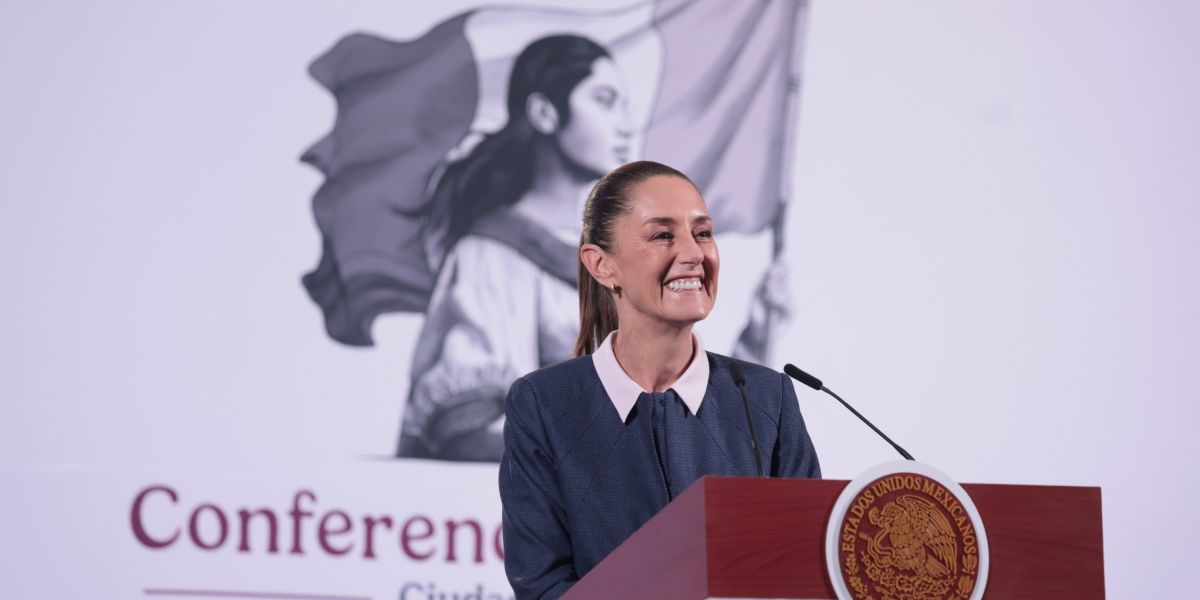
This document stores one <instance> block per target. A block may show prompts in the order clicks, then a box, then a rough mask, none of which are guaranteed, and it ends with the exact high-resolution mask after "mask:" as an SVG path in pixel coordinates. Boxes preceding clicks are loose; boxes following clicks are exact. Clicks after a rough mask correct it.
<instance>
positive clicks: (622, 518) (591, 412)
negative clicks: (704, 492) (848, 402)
mask: <svg viewBox="0 0 1200 600" xmlns="http://www.w3.org/2000/svg"><path fill="white" fill-rule="evenodd" d="M706 354H707V358H708V362H709V378H708V389H707V390H706V391H705V394H704V401H703V402H702V403H701V404H700V409H699V410H698V411H697V414H695V415H692V414H690V413H689V412H688V411H687V408H686V407H685V406H684V405H683V403H682V402H681V401H679V400H678V398H677V397H676V396H674V392H673V391H671V390H668V391H667V392H665V393H657V394H645V393H644V394H642V395H641V396H640V397H639V398H638V401H637V404H636V405H635V406H634V409H633V411H631V412H630V414H629V416H628V418H627V419H626V421H625V422H621V418H620V416H619V415H618V413H617V410H616V408H615V407H614V406H613V404H612V401H611V400H610V399H609V397H608V394H607V393H605V391H604V386H603V384H601V383H600V377H599V375H597V373H596V369H595V367H594V366H593V365H592V358H591V357H590V356H585V357H581V358H576V359H573V360H569V361H566V362H562V363H559V364H556V365H553V366H550V367H546V368H544V369H540V370H538V371H535V372H533V373H530V374H529V375H526V376H524V377H522V378H520V379H518V380H517V381H516V382H515V383H513V385H512V388H511V389H510V390H509V392H508V398H507V399H506V400H505V401H504V412H505V416H506V421H505V426H504V456H503V458H502V459H501V461H500V498H501V500H502V502H503V504H504V517H503V520H504V568H505V571H506V572H507V574H508V580H509V582H510V583H511V584H512V586H513V590H514V591H515V592H516V595H517V598H518V599H526V598H558V597H559V596H561V595H562V594H564V593H566V591H567V590H568V589H570V587H571V585H572V584H573V583H574V582H575V581H578V580H579V578H581V577H583V576H584V575H585V574H587V572H588V571H590V570H591V569H592V568H593V567H595V566H596V565H597V564H598V563H599V562H600V561H601V560H602V559H604V557H605V556H607V555H608V554H609V553H610V552H612V551H613V550H614V549H616V547H617V546H618V545H619V544H620V543H621V542H623V541H624V540H625V539H626V538H628V537H629V536H630V535H632V534H633V532H634V531H636V530H637V529H638V528H639V527H641V526H642V524H644V523H645V522H646V521H648V520H649V519H650V517H652V516H654V514H655V513H657V512H658V511H660V510H662V508H663V507H665V506H666V505H667V503H668V502H670V500H671V499H672V498H674V497H676V496H678V495H679V493H681V492H682V491H683V490H684V489H686V488H687V487H688V486H689V485H691V484H692V483H694V482H695V481H696V480H697V479H699V478H700V477H702V476H704V475H746V476H753V475H755V474H756V467H755V461H754V451H753V450H752V448H751V444H750V433H749V429H748V428H747V424H746V414H745V409H744V408H743V406H742V400H741V395H740V393H739V391H738V388H737V386H736V385H735V384H734V380H733V377H732V375H731V374H730V372H729V367H728V365H729V363H730V362H731V361H734V360H736V359H733V358H729V357H727V356H721V355H719V354H713V353H711V352H710V353H706ZM739 364H740V365H741V367H742V372H743V373H744V374H745V378H746V395H747V397H748V398H749V402H750V413H751V415H752V418H753V420H754V432H755V433H756V434H757V437H758V443H759V449H760V452H761V454H762V460H763V467H764V469H767V470H769V473H770V475H771V476H772V477H820V476H821V467H820V465H819V464H818V462H817V454H816V451H815V450H814V449H813V445H812V440H810V439H809V437H808V431H807V430H806V429H805V427H804V419H803V418H802V417H801V416H800V408H799V404H798V403H797V400H796V392H795V390H794V389H793V388H792V383H791V381H790V380H789V379H788V378H787V377H786V376H785V375H783V374H780V373H778V372H776V371H773V370H771V369H768V368H766V367H762V366H759V365H755V364H752V363H747V362H740V361H739ZM652 414H653V415H654V416H653V417H652ZM656 426H657V429H656ZM664 437H666V438H667V439H669V440H670V445H669V447H668V446H663V445H662V439H663V438H664Z"/></svg>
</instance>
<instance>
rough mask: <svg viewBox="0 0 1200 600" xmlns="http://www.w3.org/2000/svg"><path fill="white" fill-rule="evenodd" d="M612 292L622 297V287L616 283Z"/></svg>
mask: <svg viewBox="0 0 1200 600" xmlns="http://www.w3.org/2000/svg"><path fill="white" fill-rule="evenodd" d="M612 291H613V293H614V294H616V295H618V296H620V295H621V286H619V285H617V284H615V283H614V284H613V286H612Z"/></svg>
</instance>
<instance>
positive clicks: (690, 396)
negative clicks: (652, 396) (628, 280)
mask: <svg viewBox="0 0 1200 600" xmlns="http://www.w3.org/2000/svg"><path fill="white" fill-rule="evenodd" d="M616 337H617V332H616V331H614V332H612V333H610V334H608V337H606V338H604V343H602V344H600V347H599V348H596V351H595V352H593V353H592V364H593V365H594V366H595V367H596V374H597V375H599V376H600V383H602V384H603V385H604V391H605V392H607V393H608V398H609V400H612V403H613V407H615V408H616V409H617V414H618V415H620V416H621V421H625V419H626V417H628V416H629V411H631V410H633V406H634V405H635V404H637V399H638V396H640V395H641V394H643V393H649V392H648V391H647V390H643V389H642V386H640V385H638V384H637V382H636V381H634V380H633V378H632V377H630V376H629V374H628V373H626V372H625V369H623V368H622V367H621V364H620V363H618V362H617V355H616V354H614V353H613V347H612V345H613V340H615V339H616ZM692 347H693V352H692V362H691V364H689V365H688V367H687V369H685V370H684V371H683V375H680V376H679V379H677V380H675V382H674V383H672V384H671V385H669V386H667V387H668V388H670V389H673V390H675V395H677V396H679V399H680V400H682V401H683V403H684V404H685V405H687V407H688V410H689V411H691V412H692V414H693V415H694V414H696V413H697V412H698V411H699V410H700V403H701V402H703V401H704V392H705V391H707V390H708V356H707V355H705V354H704V348H702V347H700V340H699V338H697V337H696V336H695V335H693V336H692Z"/></svg>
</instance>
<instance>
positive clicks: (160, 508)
mask: <svg viewBox="0 0 1200 600" xmlns="http://www.w3.org/2000/svg"><path fill="white" fill-rule="evenodd" d="M129 521H130V527H131V528H132V530H133V536H134V538H136V539H137V541H138V543H140V544H141V545H143V546H145V547H146V548H150V549H153V550H167V549H169V548H172V547H176V546H180V545H190V546H192V547H194V548H198V549H200V550H204V551H209V552H217V551H226V552H240V553H245V554H251V553H266V554H278V553H281V552H284V553H287V554H291V555H299V556H304V555H307V554H310V553H319V554H326V555H329V556H334V557H342V556H357V557H359V558H363V559H368V560H376V558H377V557H378V556H379V555H381V554H395V555H398V556H401V557H404V558H407V559H408V560H411V561H415V562H426V561H441V562H445V563H466V562H473V563H483V562H485V561H488V562H503V561H504V547H503V542H502V540H501V529H500V525H499V524H498V523H497V524H495V525H491V526H488V527H485V526H484V525H483V523H482V521H481V520H480V519H477V518H471V517H466V518H442V519H438V518H434V517H431V516H427V515H410V516H407V517H404V518H397V517H394V516H392V515H388V514H351V513H350V512H347V511H345V510H342V509H338V508H328V509H324V508H320V506H319V503H318V501H317V494H316V493H315V492H313V491H311V490H306V489H301V490H297V491H296V492H295V493H294V494H293V495H292V499H291V505H290V506H289V507H288V508H286V509H277V508H273V507H268V506H257V507H253V508H251V507H244V506H241V507H236V508H230V507H223V506H220V505H218V504H215V503H212V502H199V503H196V502H190V501H188V500H186V499H181V498H180V496H179V493H178V492H177V491H176V490H174V489H173V488H171V487H170V486H167V485H161V484H159V485H151V486H147V487H145V488H143V489H141V490H140V491H139V492H138V493H137V495H135V496H134V498H133V503H132V505H131V507H130V511H129ZM164 524H168V525H164Z"/></svg>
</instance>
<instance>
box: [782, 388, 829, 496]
mask: <svg viewBox="0 0 1200 600" xmlns="http://www.w3.org/2000/svg"><path fill="white" fill-rule="evenodd" d="M779 377H780V385H782V386H783V390H782V391H783V398H782V401H781V404H782V406H780V413H779V441H778V443H776V444H775V452H774V456H772V460H771V464H772V466H773V467H774V469H773V472H772V473H771V475H772V476H775V477H809V478H814V479H819V478H820V477H821V463H820V462H818V461H817V450H816V448H814V447H813V443H812V439H810V438H809V437H808V429H807V428H805V426H804V417H802V416H801V415H800V401H799V400H798V399H797V398H796V389H795V388H794V387H792V380H791V379H789V378H788V376H787V375H784V374H782V373H780V374H779Z"/></svg>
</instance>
